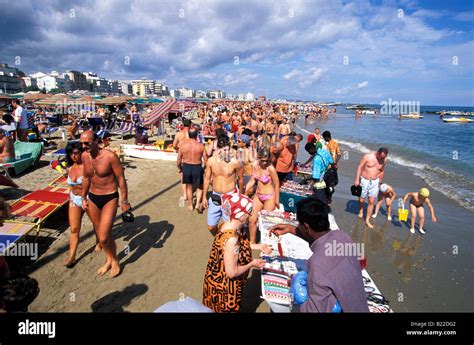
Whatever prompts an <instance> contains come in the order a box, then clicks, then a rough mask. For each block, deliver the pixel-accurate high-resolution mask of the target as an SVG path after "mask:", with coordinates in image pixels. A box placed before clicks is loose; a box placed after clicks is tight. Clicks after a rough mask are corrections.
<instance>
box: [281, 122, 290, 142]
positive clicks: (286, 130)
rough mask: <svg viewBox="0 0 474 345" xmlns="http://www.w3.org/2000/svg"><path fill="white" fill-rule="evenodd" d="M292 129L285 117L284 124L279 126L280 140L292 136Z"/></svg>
mask: <svg viewBox="0 0 474 345" xmlns="http://www.w3.org/2000/svg"><path fill="white" fill-rule="evenodd" d="M290 132H291V128H290V125H289V124H288V119H287V118H286V117H285V118H284V119H283V123H282V124H281V125H280V126H278V138H279V139H280V140H281V139H283V137H285V136H287V135H288V134H290Z"/></svg>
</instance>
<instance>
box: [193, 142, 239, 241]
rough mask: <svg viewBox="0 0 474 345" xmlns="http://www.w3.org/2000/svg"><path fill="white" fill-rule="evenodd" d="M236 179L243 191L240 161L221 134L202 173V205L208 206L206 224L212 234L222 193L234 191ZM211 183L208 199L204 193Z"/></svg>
mask: <svg viewBox="0 0 474 345" xmlns="http://www.w3.org/2000/svg"><path fill="white" fill-rule="evenodd" d="M237 181H238V185H239V190H240V191H241V192H242V193H243V192H244V176H243V167H242V164H241V162H240V161H239V160H238V159H236V158H235V152H234V151H233V150H232V149H231V148H230V140H229V138H228V137H224V136H221V137H219V138H218V140H217V151H216V152H215V153H214V154H213V156H212V157H211V158H209V160H208V161H207V164H206V171H205V174H204V188H203V191H204V193H203V196H202V205H203V207H204V208H208V209H209V210H208V213H207V226H208V229H209V231H210V232H211V233H212V234H215V233H216V231H217V225H218V224H219V221H220V219H221V217H222V208H221V204H222V195H223V194H226V193H233V192H236V184H237ZM209 185H212V193H211V197H210V198H209V201H208V200H207V199H206V193H207V190H208V188H209Z"/></svg>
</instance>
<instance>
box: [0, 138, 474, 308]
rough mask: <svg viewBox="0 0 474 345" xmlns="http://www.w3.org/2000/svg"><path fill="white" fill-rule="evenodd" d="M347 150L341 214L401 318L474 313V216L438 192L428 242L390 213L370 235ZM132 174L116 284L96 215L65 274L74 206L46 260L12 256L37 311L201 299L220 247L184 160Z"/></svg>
mask: <svg viewBox="0 0 474 345" xmlns="http://www.w3.org/2000/svg"><path fill="white" fill-rule="evenodd" d="M119 142H120V141H114V142H113V143H112V145H113V146H117V145H118V143H119ZM342 149H344V150H346V151H347V152H348V155H347V158H348V159H347V160H343V161H342V163H341V164H340V170H339V180H340V181H339V185H338V186H337V187H336V193H335V195H334V198H333V213H334V215H335V217H336V221H337V223H338V225H339V227H340V229H341V230H343V231H346V232H347V233H348V234H350V235H351V237H352V239H353V240H354V241H355V242H363V243H365V252H366V253H367V254H368V262H367V270H368V272H369V273H370V274H371V276H372V277H373V279H374V280H375V282H376V284H377V285H378V287H379V289H380V290H381V291H382V293H383V294H384V295H385V296H386V297H387V298H388V299H389V300H390V301H391V306H392V307H393V309H394V311H396V312H404V311H420V312H421V311H426V312H432V311H469V310H471V309H472V305H473V303H472V302H473V298H472V297H468V296H469V295H470V294H469V289H470V286H472V283H473V281H472V259H473V257H472V252H470V251H469V249H468V244H469V243H472V240H473V235H472V233H471V232H470V231H469V229H470V228H471V227H470V222H471V220H472V219H473V217H472V216H473V215H472V212H471V211H468V210H466V209H463V208H462V207H460V206H459V205H457V204H456V203H455V202H453V201H452V200H450V199H448V198H447V197H445V196H444V195H442V194H441V193H438V192H436V191H434V190H432V197H431V199H432V201H433V204H434V207H435V210H436V213H437V216H438V219H439V221H438V223H437V224H433V223H431V220H430V217H427V222H426V226H425V228H426V230H427V234H426V235H424V236H423V235H420V234H418V233H416V234H414V235H411V234H410V232H409V228H408V226H407V225H406V224H404V223H399V222H398V221H397V217H394V220H393V221H392V222H388V221H387V220H386V216H385V213H384V212H383V211H382V214H380V215H379V217H378V218H377V221H376V226H375V229H374V230H370V229H368V228H367V227H365V226H364V224H363V222H362V221H360V220H358V218H357V215H356V212H357V202H356V199H355V198H353V197H352V196H350V194H349V187H350V185H351V184H352V181H353V178H354V174H355V169H356V166H357V164H358V162H359V160H360V158H361V154H360V153H358V152H355V151H351V150H348V148H347V147H342ZM124 167H125V176H126V179H127V182H128V185H129V194H130V196H129V200H130V202H131V203H132V206H133V210H134V214H135V216H136V220H135V222H134V223H131V224H127V223H123V222H122V220H121V219H120V217H119V216H117V218H116V222H115V225H114V228H113V234H114V238H115V240H116V242H117V248H118V252H119V259H120V263H121V265H122V268H123V273H122V274H121V275H120V276H119V277H117V278H115V279H111V278H109V277H108V275H106V276H103V277H101V276H98V275H97V273H96V272H97V269H98V267H99V266H100V265H101V264H102V262H103V260H104V257H103V254H102V253H95V252H93V248H94V245H95V235H94V232H93V230H92V225H91V222H90V220H89V219H88V217H87V216H85V217H84V219H83V228H82V230H81V242H80V245H79V250H78V258H79V261H78V263H77V265H76V266H75V267H74V268H72V269H67V268H64V267H63V266H62V263H63V261H64V260H65V259H66V255H67V251H68V243H69V242H68V239H69V231H68V224H67V209H66V208H64V209H63V210H61V211H60V212H59V213H57V214H56V215H54V216H53V217H51V218H50V219H49V220H48V221H47V222H46V224H45V230H46V231H48V230H50V229H52V230H55V231H54V232H55V233H57V234H58V238H57V239H56V238H54V237H53V236H51V235H49V236H47V237H41V238H40V239H39V242H38V243H39V244H40V254H41V256H40V257H39V259H38V260H37V261H36V262H25V260H23V261H21V262H19V261H18V260H17V258H8V259H9V261H11V265H12V268H13V269H16V268H18V269H20V268H21V267H22V266H23V265H25V264H29V265H28V267H27V272H29V273H30V274H31V276H32V277H34V278H35V279H37V280H38V282H39V286H40V289H41V292H40V295H39V296H38V298H37V299H36V300H35V301H34V302H33V304H32V305H31V306H30V311H32V312H91V311H94V312H109V311H117V312H119V311H129V312H152V311H153V310H154V309H156V308H158V307H159V306H160V305H162V304H164V303H166V302H168V301H171V300H177V299H179V298H183V297H185V296H189V297H191V298H194V299H196V300H198V301H200V300H201V297H202V283H203V276H204V272H205V268H206V264H207V259H208V255H209V250H210V246H211V244H212V239H213V238H212V235H211V234H210V233H209V232H208V230H207V226H206V213H204V214H202V215H200V214H198V213H197V212H189V211H187V210H186V207H185V205H184V204H183V203H180V202H179V197H180V196H181V187H180V184H179V177H178V174H177V169H176V165H175V163H174V162H165V161H147V160H140V159H133V158H127V159H126V160H125V164H124ZM407 171H408V170H407V169H406V168H404V167H401V166H398V165H396V164H389V166H388V168H387V171H386V175H385V181H386V182H387V183H389V184H391V185H392V186H393V187H395V189H396V191H397V193H398V195H399V196H403V194H404V193H405V192H407V191H415V190H418V189H419V188H420V187H421V186H424V183H423V181H422V180H421V178H419V177H417V176H414V175H413V174H411V173H409V172H407ZM56 176H58V173H57V172H56V171H55V170H52V169H51V168H50V167H49V165H48V158H47V157H43V158H42V161H41V162H40V164H39V167H37V168H36V169H35V170H33V171H30V172H28V173H26V174H25V175H23V176H20V177H18V178H17V179H16V180H15V181H16V182H17V184H18V185H19V186H20V189H18V190H14V189H11V188H3V189H1V190H0V192H1V194H2V195H3V196H4V197H6V198H7V199H8V200H12V199H15V198H18V197H20V196H21V195H24V194H26V193H27V192H29V191H32V190H35V189H36V188H37V187H38V186H39V187H42V186H45V185H47V183H48V182H50V181H51V180H52V179H53V178H54V177H56ZM395 211H396V209H395ZM43 235H47V234H46V233H42V236H43ZM453 246H457V254H453V252H455V250H454V248H455V247H453ZM254 254H255V255H257V253H254ZM242 310H243V311H245V312H255V311H257V312H268V311H269V308H268V306H267V305H266V303H264V302H263V300H262V299H261V298H260V277H259V272H258V271H253V272H252V274H251V276H250V278H249V281H248V285H247V289H246V291H245V295H244V300H243V307H242Z"/></svg>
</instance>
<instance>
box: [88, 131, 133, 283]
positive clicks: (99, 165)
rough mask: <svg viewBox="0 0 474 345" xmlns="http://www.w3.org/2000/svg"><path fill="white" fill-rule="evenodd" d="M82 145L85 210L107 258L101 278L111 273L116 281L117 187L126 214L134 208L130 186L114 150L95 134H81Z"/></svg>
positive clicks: (99, 271) (101, 271)
mask: <svg viewBox="0 0 474 345" xmlns="http://www.w3.org/2000/svg"><path fill="white" fill-rule="evenodd" d="M80 142H81V144H82V147H83V148H84V152H83V153H82V162H83V164H84V175H83V181H82V185H83V189H82V208H83V209H84V210H85V211H88V215H89V217H90V219H91V221H92V224H93V225H94V229H95V231H96V235H97V239H98V241H99V243H100V246H101V247H102V249H103V251H104V253H105V255H106V262H105V264H104V265H103V266H102V267H100V268H99V270H98V274H99V275H104V274H105V273H106V272H107V271H108V270H110V275H111V276H112V277H116V276H118V275H119V274H120V265H119V262H118V260H117V247H116V245H115V241H114V240H113V238H112V236H111V232H112V225H113V223H114V218H115V216H116V214H117V207H118V204H119V193H118V190H117V186H118V187H119V188H120V194H121V196H122V202H121V209H122V212H127V211H129V210H130V208H131V205H130V203H129V202H128V189H127V182H126V180H125V176H124V172H123V168H122V165H121V164H120V160H119V158H118V157H117V155H116V154H115V153H114V152H112V151H111V150H107V149H103V148H101V147H100V146H99V138H98V137H97V134H96V133H94V132H92V131H85V132H84V133H82V134H81V137H80Z"/></svg>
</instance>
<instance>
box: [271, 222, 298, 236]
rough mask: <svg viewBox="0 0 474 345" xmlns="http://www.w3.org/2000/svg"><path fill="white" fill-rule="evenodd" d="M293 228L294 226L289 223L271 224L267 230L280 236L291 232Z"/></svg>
mask: <svg viewBox="0 0 474 345" xmlns="http://www.w3.org/2000/svg"><path fill="white" fill-rule="evenodd" d="M292 230H293V231H294V230H295V227H294V226H293V225H289V224H277V225H274V226H272V227H271V228H270V229H269V231H270V234H273V235H275V236H281V235H284V234H287V233H291V232H293V231H292Z"/></svg>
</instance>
